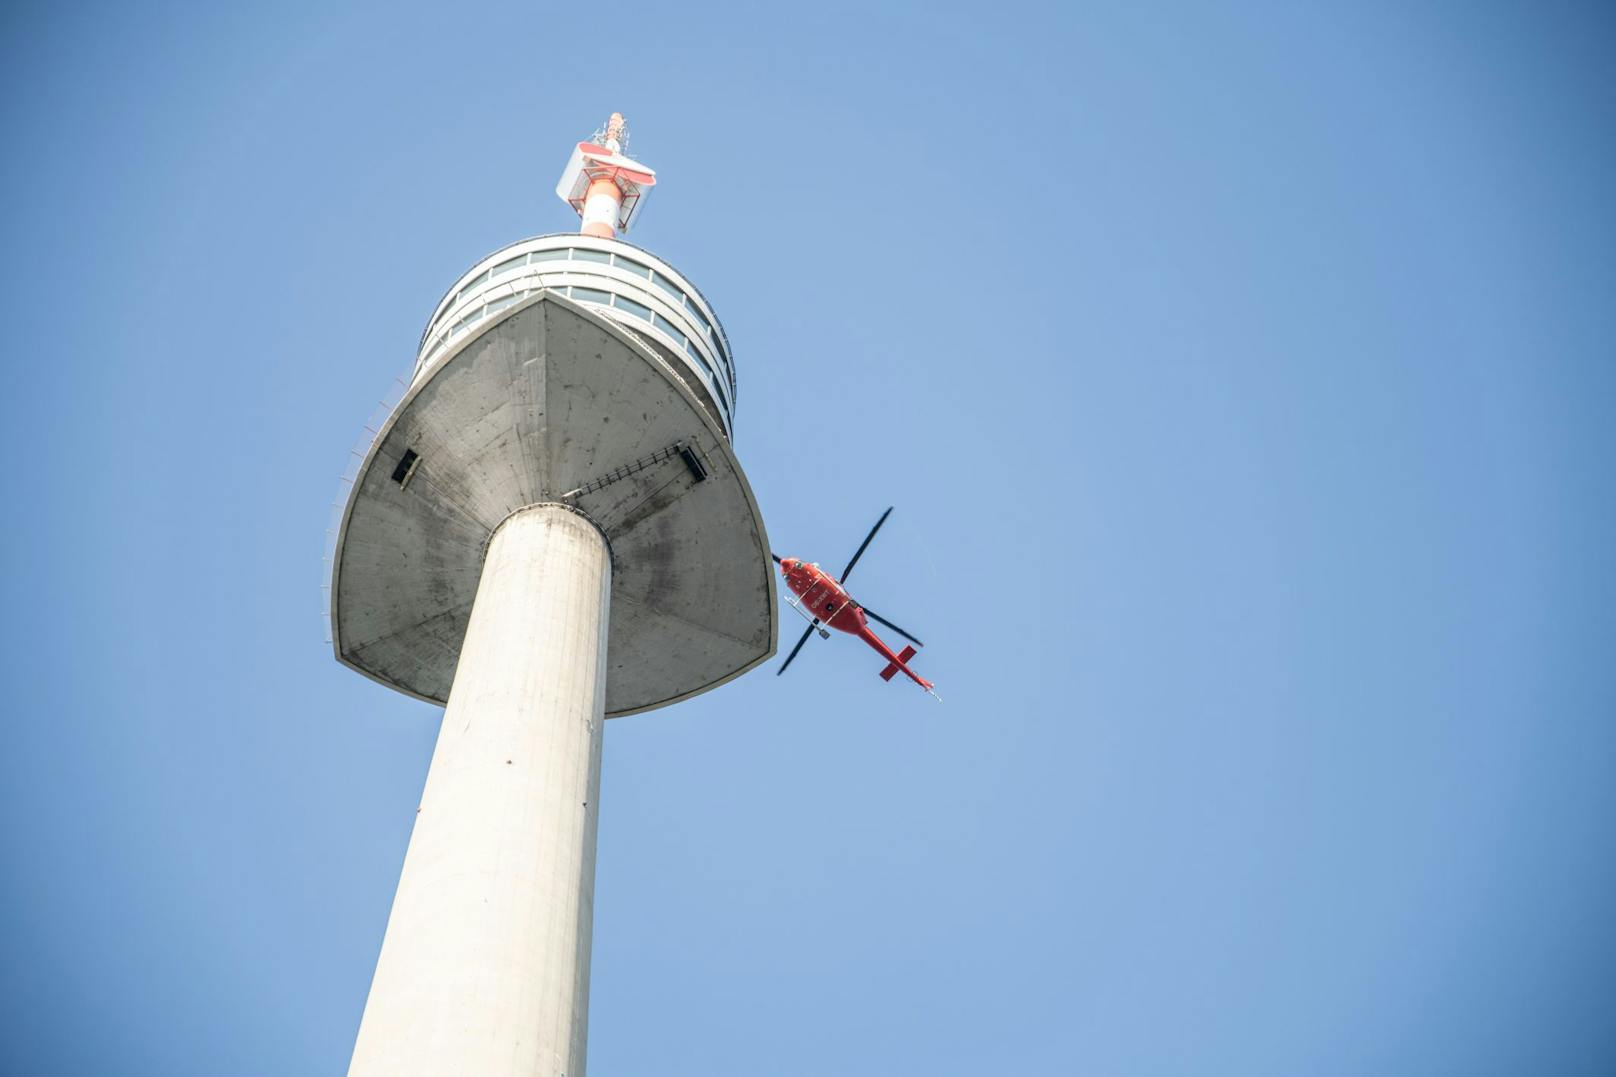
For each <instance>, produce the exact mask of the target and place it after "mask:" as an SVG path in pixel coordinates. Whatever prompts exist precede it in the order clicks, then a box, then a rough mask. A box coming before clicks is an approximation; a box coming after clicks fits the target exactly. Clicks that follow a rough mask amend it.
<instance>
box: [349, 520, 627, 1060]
mask: <svg viewBox="0 0 1616 1077" xmlns="http://www.w3.org/2000/svg"><path fill="white" fill-rule="evenodd" d="M611 572H612V569H611V556H610V552H609V550H608V548H607V545H606V541H605V539H604V537H603V536H602V535H601V533H600V532H599V531H598V530H596V528H595V527H594V525H592V524H591V523H590V522H589V521H588V520H586V519H584V518H583V517H582V516H580V515H578V514H577V513H575V512H572V511H570V510H568V509H566V508H563V507H561V506H559V505H535V506H530V507H528V508H526V509H522V510H520V511H518V512H517V513H515V514H513V515H512V516H510V517H508V518H507V519H506V520H505V521H504V522H503V523H502V524H500V525H499V527H498V528H497V529H496V530H495V531H494V533H493V536H492V538H491V539H490V540H489V545H488V553H487V558H486V560H485V562H484V565H483V570H482V577H481V581H480V582H479V584H478V587H477V597H476V600H475V602H474V604H473V606H472V611H471V620H470V624H469V627H468V628H467V630H466V636H465V642H464V644H463V646H462V648H461V651H460V660H459V665H458V666H457V667H456V669H455V674H454V683H453V687H452V688H451V689H450V693H449V700H448V706H447V709H446V710H445V712H444V715H443V725H442V727H441V729H440V731H439V733H438V743H437V748H436V750H435V752H434V754H433V757H432V766H431V769H430V771H429V773H428V775H427V781H426V790H425V792H424V793H423V795H422V798H421V806H420V811H419V814H418V815H417V816H416V821H415V829H414V832H413V833H412V835H411V837H410V845H409V851H408V853H407V854H406V855H405V859H404V870H403V874H402V876H401V878H400V880H399V884H398V893H397V896H396V897H395V898H394V901H393V910H392V914H391V916H390V917H389V919H388V922H387V933H386V936H385V938H384V939H383V941H382V951H381V957H380V959H379V960H378V962H377V965H376V975H375V978H374V979H373V980H372V982H371V988H370V997H369V999H368V1001H367V1002H366V1004H365V1013H364V1018H363V1020H362V1022H361V1024H360V1028H359V1038H358V1043H357V1044H356V1046H355V1048H354V1055H353V1062H352V1064H351V1066H350V1068H349V1074H350V1077H361V1075H362V1077H382V1075H386V1077H427V1075H439V1074H447V1073H466V1074H472V1073H475V1074H479V1075H487V1077H507V1075H509V1077H558V1075H562V1074H565V1077H584V1047H585V1040H586V1034H587V1029H588V1007H589V950H590V930H591V923H592V913H593V899H594V885H595V832H596V823H597V820H598V818H599V815H598V802H599V795H600V762H601V738H602V724H603V720H604V714H605V697H606V633H607V622H608V613H609V610H608V606H609V601H610V595H611Z"/></svg>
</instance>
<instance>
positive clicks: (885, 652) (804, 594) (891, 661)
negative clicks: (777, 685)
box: [769, 508, 943, 703]
mask: <svg viewBox="0 0 1616 1077" xmlns="http://www.w3.org/2000/svg"><path fill="white" fill-rule="evenodd" d="M891 515H892V509H891V508H888V509H887V511H885V512H883V513H882V514H881V518H880V519H879V520H877V521H875V526H874V527H872V528H870V533H869V534H868V535H865V536H864V541H863V542H861V543H859V548H858V551H857V552H856V553H854V554H853V559H852V560H851V561H849V562H848V563H847V567H846V568H844V569H842V574H841V576H839V577H833V576H831V574H830V573H828V572H826V571H825V570H824V569H822V568H820V567H819V566H818V565H817V564H810V563H808V562H806V561H799V560H797V559H796V558H795V557H785V558H782V557H780V556H778V555H777V554H772V553H771V554H770V555H769V556H770V557H773V558H774V561H775V564H777V565H779V566H780V575H781V576H782V577H783V578H784V579H785V581H786V586H787V587H789V588H791V590H792V592H793V593H794V594H795V595H796V596H797V597H796V599H795V600H788V602H787V604H788V605H790V606H791V607H792V608H793V609H795V610H796V611H797V612H798V613H801V614H802V615H803V616H804V617H807V618H809V619H810V623H809V625H808V627H807V628H806V629H804V630H803V633H802V638H801V639H799V640H798V641H797V645H796V646H795V647H793V648H791V653H790V654H788V655H786V660H785V661H784V662H781V663H780V668H779V670H778V671H777V672H776V673H775V676H777V677H778V676H779V675H780V674H781V673H784V672H785V671H786V667H787V666H789V665H791V660H792V659H793V658H796V657H797V652H798V651H800V650H802V645H803V644H804V643H807V642H808V637H809V636H811V635H813V634H814V633H815V632H816V631H817V632H818V633H819V635H820V638H822V639H829V638H830V633H829V632H827V631H825V629H823V628H821V627H820V625H821V624H826V625H829V626H830V627H831V628H834V629H836V630H837V631H838V632H847V633H850V634H852V635H855V636H857V637H858V638H859V639H861V640H863V641H864V642H865V643H868V644H869V645H870V646H871V647H873V648H875V650H876V652H877V653H879V654H880V655H881V657H882V658H885V659H886V660H887V666H886V668H885V669H883V670H882V671H881V679H882V680H883V681H890V680H891V679H892V678H893V676H894V675H895V674H896V673H898V672H899V671H900V670H901V671H902V672H903V675H904V676H906V677H908V678H909V679H910V680H912V681H914V682H915V683H916V684H918V685H920V687H922V688H924V689H925V690H926V691H927V692H928V693H930V694H931V696H932V697H933V698H935V699H936V700H937V702H939V703H941V702H942V701H943V697H942V696H940V695H938V694H937V692H936V691H935V690H934V689H933V688H932V683H931V682H930V681H928V680H926V679H925V678H924V677H922V676H920V675H919V674H917V673H915V671H914V670H912V669H910V668H909V667H908V666H907V665H906V664H905V663H907V662H908V661H909V659H911V658H913V657H914V656H915V648H914V647H905V648H904V649H903V653H902V654H893V653H892V648H890V647H888V646H887V645H886V644H885V643H883V642H882V641H881V637H880V636H877V635H876V634H875V633H874V632H872V631H871V630H870V626H869V624H868V623H867V622H866V621H865V618H866V617H868V618H869V619H870V620H872V621H879V622H880V623H881V624H884V625H886V626H887V627H888V628H890V629H892V631H894V632H896V633H897V634H898V635H900V636H902V637H903V638H904V639H906V640H909V641H910V642H911V643H913V644H915V645H916V646H920V647H924V646H925V644H924V643H921V642H920V641H919V640H918V639H915V637H914V636H911V635H910V634H909V633H907V632H905V631H904V630H903V629H901V628H899V627H898V626H897V625H895V624H893V623H892V622H891V621H889V620H887V619H886V618H885V617H882V616H881V615H880V614H879V613H876V612H875V611H874V610H872V609H869V608H868V607H866V606H860V605H859V604H858V603H857V602H854V601H853V599H852V598H851V597H850V596H849V595H848V593H847V590H846V589H845V588H844V587H843V586H842V584H843V583H845V582H846V581H847V577H848V575H849V574H850V573H851V572H852V571H853V566H854V565H856V564H858V559H859V558H860V557H863V556H864V551H865V549H866V548H867V547H868V546H869V545H870V540H871V539H873V538H875V533H876V532H877V531H879V530H881V525H882V524H884V523H886V522H887V517H888V516H891Z"/></svg>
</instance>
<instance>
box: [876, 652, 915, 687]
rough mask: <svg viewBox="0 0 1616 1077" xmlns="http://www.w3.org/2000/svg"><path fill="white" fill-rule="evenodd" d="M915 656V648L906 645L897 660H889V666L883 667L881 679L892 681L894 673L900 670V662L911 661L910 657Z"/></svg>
mask: <svg viewBox="0 0 1616 1077" xmlns="http://www.w3.org/2000/svg"><path fill="white" fill-rule="evenodd" d="M914 656H915V649H914V648H913V647H905V648H904V649H903V650H902V652H900V653H899V655H898V661H897V662H888V663H887V668H886V669H883V670H882V671H881V679H882V680H883V681H890V680H891V679H892V677H893V675H894V674H896V673H897V672H898V663H899V662H907V661H909V659H911V658H913V657H914Z"/></svg>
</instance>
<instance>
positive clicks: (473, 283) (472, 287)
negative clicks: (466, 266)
mask: <svg viewBox="0 0 1616 1077" xmlns="http://www.w3.org/2000/svg"><path fill="white" fill-rule="evenodd" d="M489 273H490V271H489V270H487V269H485V270H483V271H482V272H481V273H479V274H477V276H475V277H474V278H472V279H471V280H469V281H467V282H466V286H465V287H464V288H462V289H460V294H459V295H457V296H455V302H457V303H458V302H459V301H460V300H462V299H464V298H466V296H468V295H470V294H471V293H472V292H475V291H476V290H477V289H478V288H480V287H481V286H483V285H484V284H487V283H488V276H489Z"/></svg>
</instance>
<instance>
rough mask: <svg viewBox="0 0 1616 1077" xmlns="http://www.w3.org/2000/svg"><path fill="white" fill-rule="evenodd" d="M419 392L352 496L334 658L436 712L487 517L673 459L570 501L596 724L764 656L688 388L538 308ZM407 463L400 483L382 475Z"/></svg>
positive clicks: (708, 427)
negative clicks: (600, 635) (694, 467)
mask: <svg viewBox="0 0 1616 1077" xmlns="http://www.w3.org/2000/svg"><path fill="white" fill-rule="evenodd" d="M490 322H491V324H489V325H487V326H484V327H479V330H478V332H477V333H476V334H475V335H474V336H472V337H470V338H469V339H468V340H466V341H464V342H462V343H461V344H460V345H459V347H458V350H457V351H455V352H454V353H452V354H450V355H449V356H448V357H447V358H445V359H443V360H441V361H439V362H438V363H437V364H436V367H435V369H434V371H433V372H432V373H431V374H430V375H429V376H427V377H425V378H423V379H422V380H421V381H419V382H417V384H416V385H415V386H414V388H413V389H412V390H411V392H410V394H409V395H408V396H406V398H405V400H404V402H403V403H401V404H400V405H399V407H398V408H397V409H396V410H395V412H394V413H393V416H392V418H391V419H390V420H389V423H388V425H387V427H386V428H385V429H384V430H383V431H382V433H381V436H379V437H378V438H377V439H376V443H375V445H374V446H373V447H372V449H371V454H370V457H369V459H368V460H367V461H366V463H365V467H364V468H363V469H362V470H361V472H360V476H359V478H358V480H357V481H356V482H355V486H354V490H353V493H352V494H351V495H350V498H349V502H348V506H347V510H346V514H345V516H344V520H343V525H342V533H341V535H340V537H339V540H338V546H337V553H336V562H335V567H334V572H333V586H332V597H331V603H332V610H331V622H332V638H333V644H334V647H335V650H336V653H337V657H338V659H339V660H340V661H342V662H344V663H346V664H347V665H349V666H352V667H353V668H355V669H357V670H359V671H360V672H362V673H365V674H366V675H367V676H370V677H373V678H374V679H376V680H378V681H381V682H382V683H384V684H387V685H389V686H391V687H393V688H397V689H399V690H400V691H403V692H407V693H409V694H411V695H415V696H418V697H420V698H422V699H427V700H432V701H435V702H443V701H444V700H445V699H446V698H447V697H448V693H449V686H450V684H451V683H453V681H454V677H455V664H456V662H457V661H458V659H459V655H460V646H461V640H462V638H463V637H464V635H465V632H466V625H467V620H468V618H469V616H470V611H471V606H472V598H473V596H474V594H475V593H476V588H477V581H478V579H479V578H480V576H481V573H482V560H483V552H484V548H485V546H486V544H487V542H488V537H489V535H490V534H491V533H492V532H493V530H494V528H495V527H497V526H498V525H499V523H500V521H501V520H503V519H505V517H507V516H508V515H510V513H512V512H514V511H515V510H516V509H518V508H521V507H522V506H524V505H530V504H533V503H535V502H541V501H552V500H560V499H561V495H564V494H566V493H567V492H569V491H572V490H576V489H578V488H579V487H581V486H583V485H585V484H586V483H589V482H591V481H592V480H597V479H600V478H602V477H603V476H606V475H608V474H609V473H611V472H613V471H614V469H617V468H620V467H623V466H625V465H631V464H633V463H634V462H635V461H637V460H642V459H645V458H647V457H649V456H652V455H654V454H656V453H658V452H661V451H663V450H666V449H667V448H668V447H670V446H672V445H675V444H685V445H688V446H690V447H691V448H692V450H693V451H694V452H695V453H697V454H698V456H699V457H700V459H701V461H702V463H703V466H704V467H705V468H706V470H707V472H708V473H709V477H708V478H707V479H706V481H703V482H697V481H696V480H695V478H694V477H693V476H692V474H691V472H690V470H689V469H688V468H687V467H686V465H685V463H684V462H683V461H682V460H681V459H680V458H679V457H678V456H677V454H675V455H673V456H672V457H671V458H669V459H663V460H661V461H659V462H657V463H655V464H653V465H651V466H649V467H646V468H645V469H643V470H641V471H638V472H637V473H635V474H633V475H630V476H628V477H626V478H623V479H621V480H620V481H616V482H613V483H611V484H609V485H606V486H604V487H602V488H601V489H599V490H595V491H592V492H590V493H587V494H583V495H581V496H578V497H576V498H574V499H573V503H574V504H575V505H576V506H577V507H578V508H579V509H580V510H582V511H583V512H585V513H587V514H588V515H589V516H590V518H591V519H593V520H595V521H596V522H597V523H598V524H599V526H600V527H601V529H602V530H603V531H605V533H606V534H607V536H608V537H609V539H610V542H611V549H612V554H613V559H614V567H613V574H612V618H611V624H610V640H611V645H610V648H609V653H610V668H609V669H608V671H607V677H606V714H607V716H608V717H611V716H616V715H620V714H631V713H634V712H635V711H640V710H647V709H650V708H653V707H660V706H664V705H666V704H668V703H673V702H676V701H678V700H679V699H682V698H686V697H688V696H690V695H694V694H696V693H698V692H702V691H706V690H707V689H709V688H713V687H715V686H717V685H719V684H721V683H723V682H724V681H726V680H729V679H731V678H733V677H735V676H738V675H739V674H741V673H743V672H745V671H746V670H748V669H751V668H752V667H753V666H755V665H757V664H758V663H760V662H763V661H764V660H766V659H767V658H768V657H769V656H770V655H771V654H773V653H774V647H775V631H776V622H775V602H774V586H775V584H774V574H773V572H772V571H771V567H772V566H771V564H770V561H769V547H768V538H767V535H766V533H765V531H764V528H763V520H762V517H761V516H760V514H759V513H758V509H757V504H756V502H755V500H754V499H753V497H752V491H751V488H750V486H749V485H748V484H747V481H746V476H745V474H744V473H743V472H742V471H741V467H740V464H739V462H738V461H737V460H736V459H735V456H734V453H733V452H732V451H731V449H730V447H729V444H728V442H727V440H726V439H725V438H724V436H723V434H722V432H721V431H720V430H719V429H718V427H717V426H715V425H714V423H713V421H712V419H711V418H710V417H709V416H708V415H707V414H706V413H705V411H704V409H702V408H701V407H700V405H699V404H698V403H697V402H696V400H695V398H694V397H693V396H691V394H690V392H689V390H688V389H687V388H686V387H685V386H684V384H683V382H682V381H681V380H680V379H679V378H678V377H677V376H676V375H675V374H674V373H673V372H672V371H671V370H670V369H669V368H668V366H667V365H666V364H665V363H664V362H663V361H662V360H661V359H659V358H658V357H657V356H656V355H655V353H654V352H653V351H652V350H651V349H649V348H648V347H646V346H645V345H644V344H643V343H640V342H638V341H636V340H635V339H634V338H633V337H631V336H630V335H629V334H628V333H627V332H625V331H624V330H623V329H622V328H621V327H620V326H617V325H616V323H614V322H612V321H610V320H609V319H607V318H604V317H602V316H600V315H598V314H594V313H591V312H588V311H585V310H584V309H583V308H581V307H579V306H578V305H576V304H574V303H571V302H569V301H568V300H565V299H562V298H560V297H557V296H554V295H551V294H549V293H543V294H540V295H538V296H535V297H534V298H532V299H529V300H526V301H525V302H524V303H522V304H519V305H517V306H514V307H512V308H511V310H510V312H508V313H507V314H506V315H505V316H504V317H503V318H498V319H490ZM407 450H409V451H414V452H415V453H417V454H418V457H419V460H418V463H417V465H416V467H415V471H414V473H413V474H412V475H411V476H410V478H409V481H408V484H407V485H403V486H401V485H400V484H399V483H398V482H395V481H394V480H393V479H392V477H391V476H392V474H393V472H394V470H395V467H396V465H397V464H398V462H399V461H400V459H401V458H402V457H403V456H404V454H405V452H406V451H407Z"/></svg>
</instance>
